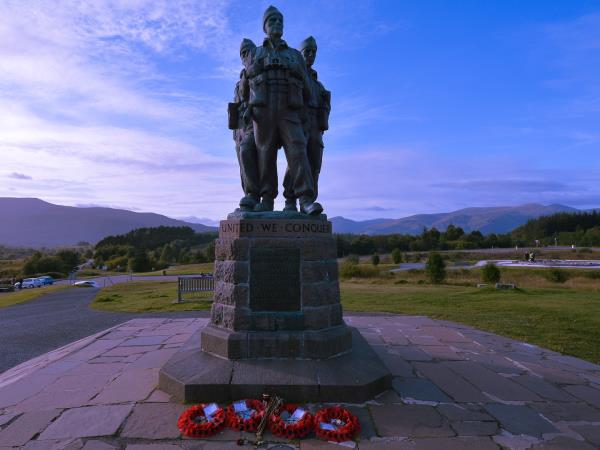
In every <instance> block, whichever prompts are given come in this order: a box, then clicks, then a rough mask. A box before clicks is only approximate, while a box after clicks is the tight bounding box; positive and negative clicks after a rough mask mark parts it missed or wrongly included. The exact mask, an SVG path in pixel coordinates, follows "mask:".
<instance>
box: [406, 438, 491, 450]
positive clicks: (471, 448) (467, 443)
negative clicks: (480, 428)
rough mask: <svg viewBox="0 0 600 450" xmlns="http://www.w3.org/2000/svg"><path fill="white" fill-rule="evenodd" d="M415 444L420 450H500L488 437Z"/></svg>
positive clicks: (417, 440)
mask: <svg viewBox="0 0 600 450" xmlns="http://www.w3.org/2000/svg"><path fill="white" fill-rule="evenodd" d="M415 444H416V446H417V448H418V449H419V450H440V449H444V450H498V446H497V445H496V444H495V443H494V441H492V440H491V439H490V438H487V437H485V438H484V437H458V438H432V439H415Z"/></svg>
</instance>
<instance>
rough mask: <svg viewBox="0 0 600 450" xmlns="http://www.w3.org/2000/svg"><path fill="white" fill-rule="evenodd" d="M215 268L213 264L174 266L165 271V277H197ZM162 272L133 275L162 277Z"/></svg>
mask: <svg viewBox="0 0 600 450" xmlns="http://www.w3.org/2000/svg"><path fill="white" fill-rule="evenodd" d="M214 268H215V264H214V263H204V264H185V265H181V266H174V267H170V268H168V269H165V271H166V273H167V275H197V274H200V273H212V271H213V270H214ZM162 274H163V271H162V270H155V271H154V272H141V273H134V275H135V276H148V275H162Z"/></svg>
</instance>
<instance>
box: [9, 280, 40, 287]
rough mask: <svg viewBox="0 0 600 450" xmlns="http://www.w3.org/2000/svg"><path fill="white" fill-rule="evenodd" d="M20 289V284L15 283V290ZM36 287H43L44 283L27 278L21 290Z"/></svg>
mask: <svg viewBox="0 0 600 450" xmlns="http://www.w3.org/2000/svg"><path fill="white" fill-rule="evenodd" d="M18 287H19V283H15V288H18ZM36 287H38V288H39V287H42V282H41V281H40V280H39V278H25V279H24V280H23V284H22V285H21V289H30V288H36Z"/></svg>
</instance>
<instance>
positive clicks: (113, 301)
mask: <svg viewBox="0 0 600 450" xmlns="http://www.w3.org/2000/svg"><path fill="white" fill-rule="evenodd" d="M212 296H213V293H212V292H199V293H197V294H196V297H195V298H198V299H201V300H202V301H200V302H194V303H177V304H173V303H172V301H173V300H175V299H176V298H177V283H176V282H174V281H132V282H128V283H119V284H115V285H113V286H109V287H106V288H104V289H102V290H101V291H100V293H99V294H98V295H97V296H96V299H95V300H94V302H93V303H92V308H94V309H98V310H101V311H117V312H164V311H191V310H209V309H210V306H211V304H212V301H211V299H212ZM186 298H187V296H186Z"/></svg>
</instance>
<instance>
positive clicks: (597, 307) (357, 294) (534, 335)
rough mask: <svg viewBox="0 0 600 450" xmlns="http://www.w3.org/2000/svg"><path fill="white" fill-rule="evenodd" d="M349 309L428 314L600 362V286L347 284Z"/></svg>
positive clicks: (344, 296) (345, 297) (345, 301)
mask: <svg viewBox="0 0 600 450" xmlns="http://www.w3.org/2000/svg"><path fill="white" fill-rule="evenodd" d="M341 290H342V304H343V306H344V309H345V311H368V312H390V313H396V314H411V315H425V316H429V317H431V318H436V319H445V320H451V321H454V322H460V323H463V324H466V325H471V326H473V327H475V328H479V329H481V330H486V331H491V332H493V333H498V334H501V335H504V336H509V337H512V338H515V339H518V340H522V341H525V342H529V343H531V344H536V345H540V346H542V347H546V348H549V349H552V350H556V351H559V352H561V353H566V354H569V355H573V356H577V357H579V358H583V359H587V360H589V361H593V362H596V363H600V290H597V289H572V288H554V289H548V288H532V289H523V290H521V289H517V290H507V291H499V290H496V289H478V288H473V287H466V286H449V285H439V286H433V285H410V284H406V285H390V284H365V283H357V282H342V284H341Z"/></svg>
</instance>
